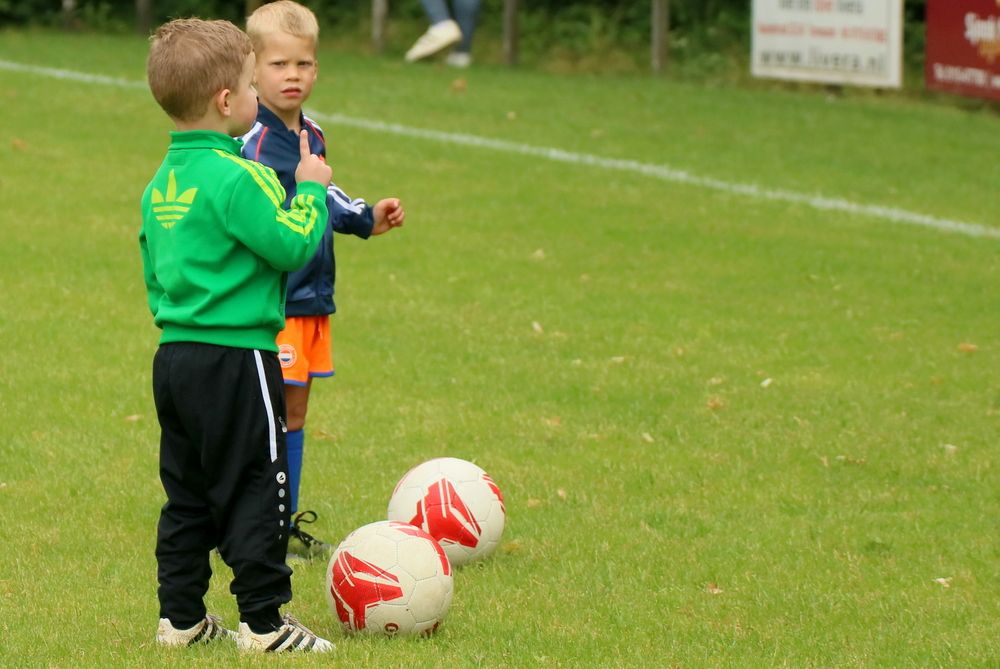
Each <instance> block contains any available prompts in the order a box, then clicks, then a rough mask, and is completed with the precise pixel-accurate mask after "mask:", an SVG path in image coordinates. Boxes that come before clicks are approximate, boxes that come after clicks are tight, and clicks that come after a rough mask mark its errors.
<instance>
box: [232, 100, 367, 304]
mask: <svg viewBox="0 0 1000 669" xmlns="http://www.w3.org/2000/svg"><path fill="white" fill-rule="evenodd" d="M299 122H300V123H301V124H302V127H303V128H305V129H306V130H308V131H309V149H310V150H311V151H312V152H313V153H315V154H317V155H320V156H323V157H324V159H325V158H326V139H325V138H324V137H323V131H322V130H321V129H320V127H319V126H318V125H316V122H315V121H313V120H312V119H310V118H309V117H307V116H305V115H303V116H302V117H301V119H300V120H299ZM243 157H244V158H249V159H250V160H256V161H257V162H259V163H263V164H264V165H267V166H268V167H270V168H272V169H273V170H274V171H275V172H277V173H278V179H279V180H280V181H281V185H282V186H284V188H285V207H286V208H287V207H288V203H289V202H291V200H292V198H293V197H294V196H295V168H296V167H297V166H298V164H299V136H298V135H297V134H295V132H293V131H291V130H289V129H288V127H287V126H286V125H285V123H284V121H282V120H281V119H280V118H278V117H277V116H276V115H275V114H274V112H272V111H271V110H270V109H268V108H267V107H265V106H264V105H262V104H258V106H257V122H256V123H255V124H254V126H253V128H251V129H250V132H248V133H247V134H245V135H244V136H243ZM326 206H327V209H328V210H329V212H330V217H329V219H328V220H327V223H326V230H325V231H324V232H323V241H322V242H321V243H320V245H319V250H318V251H316V255H315V256H313V259H312V260H310V261H309V264H307V265H306V266H305V267H303V268H302V269H300V270H298V271H296V272H291V273H289V275H288V289H287V299H286V301H285V315H286V316H323V315H325V314H332V313H334V312H335V311H336V310H337V305H336V304H335V303H334V301H333V287H334V282H335V281H336V278H337V262H336V258H335V257H334V254H333V233H334V232H339V233H341V234H350V235H357V236H358V237H361V238H362V239H368V237H370V236H371V234H372V226H374V224H375V220H374V217H373V215H372V208H371V207H369V206H368V205H367V204H365V201H364V200H362V199H356V200H352V199H351V198H349V197H348V196H347V194H346V193H344V191H342V190H340V189H339V188H338V187H337V186H336V185H335V184H330V187H329V188H328V189H327V191H326Z"/></svg>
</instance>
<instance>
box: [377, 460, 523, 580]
mask: <svg viewBox="0 0 1000 669" xmlns="http://www.w3.org/2000/svg"><path fill="white" fill-rule="evenodd" d="M388 515H389V520H400V521H403V522H407V523H410V524H411V525H415V526H416V527H419V528H420V529H422V530H424V531H425V532H427V534H429V535H431V536H432V537H434V538H435V539H437V540H438V542H439V543H440V544H441V546H442V547H443V548H444V552H445V553H447V554H448V559H449V560H450V561H451V564H452V565H453V566H455V567H459V566H461V565H464V564H467V563H469V562H472V561H474V560H479V559H482V558H484V557H486V556H488V555H490V554H491V553H492V552H493V551H495V550H496V548H497V546H498V545H499V544H500V536H501V535H502V534H503V528H504V524H505V523H506V521H507V513H506V510H505V509H504V504H503V494H502V493H501V492H500V488H498V487H497V484H496V483H494V482H493V479H492V478H490V476H489V474H487V473H486V472H485V471H483V470H482V468H480V467H479V466H477V465H474V464H472V463H471V462H468V461H467V460H459V459H458V458H435V459H434V460H428V461H427V462H424V463H423V464H420V465H417V466H416V467H414V468H413V469H411V470H410V471H408V472H407V473H406V474H405V475H404V476H403V478H402V479H400V481H399V483H397V484H396V489H395V490H393V492H392V498H391V499H390V500H389V514H388Z"/></svg>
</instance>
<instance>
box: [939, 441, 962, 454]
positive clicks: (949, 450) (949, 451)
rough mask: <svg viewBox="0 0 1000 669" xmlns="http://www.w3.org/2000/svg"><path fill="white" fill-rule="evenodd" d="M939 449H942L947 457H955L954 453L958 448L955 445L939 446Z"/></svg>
mask: <svg viewBox="0 0 1000 669" xmlns="http://www.w3.org/2000/svg"><path fill="white" fill-rule="evenodd" d="M941 448H943V449H944V452H945V453H946V454H948V455H955V451H957V450H958V446H956V445H955V444H941Z"/></svg>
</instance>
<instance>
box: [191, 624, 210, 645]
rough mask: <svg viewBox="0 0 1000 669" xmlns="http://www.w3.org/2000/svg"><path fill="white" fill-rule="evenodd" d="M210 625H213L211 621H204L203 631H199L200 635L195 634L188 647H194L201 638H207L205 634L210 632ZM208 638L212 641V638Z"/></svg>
mask: <svg viewBox="0 0 1000 669" xmlns="http://www.w3.org/2000/svg"><path fill="white" fill-rule="evenodd" d="M209 625H211V623H210V622H209V621H207V620H204V621H202V624H201V630H199V631H198V633H197V634H195V635H194V637H192V639H191V640H190V641H188V645H189V646H193V645H194V644H196V643H198V642H199V641H201V638H202V637H203V636H205V632H207V631H209ZM208 638H209V639H211V638H212V637H211V636H209V637H208Z"/></svg>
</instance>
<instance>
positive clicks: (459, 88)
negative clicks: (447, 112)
mask: <svg viewBox="0 0 1000 669" xmlns="http://www.w3.org/2000/svg"><path fill="white" fill-rule="evenodd" d="M468 87H469V82H468V81H466V80H465V79H463V78H462V77H459V78H458V79H455V80H454V81H452V82H451V91H452V92H453V93H464V92H465V91H466V89H467V88H468Z"/></svg>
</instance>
